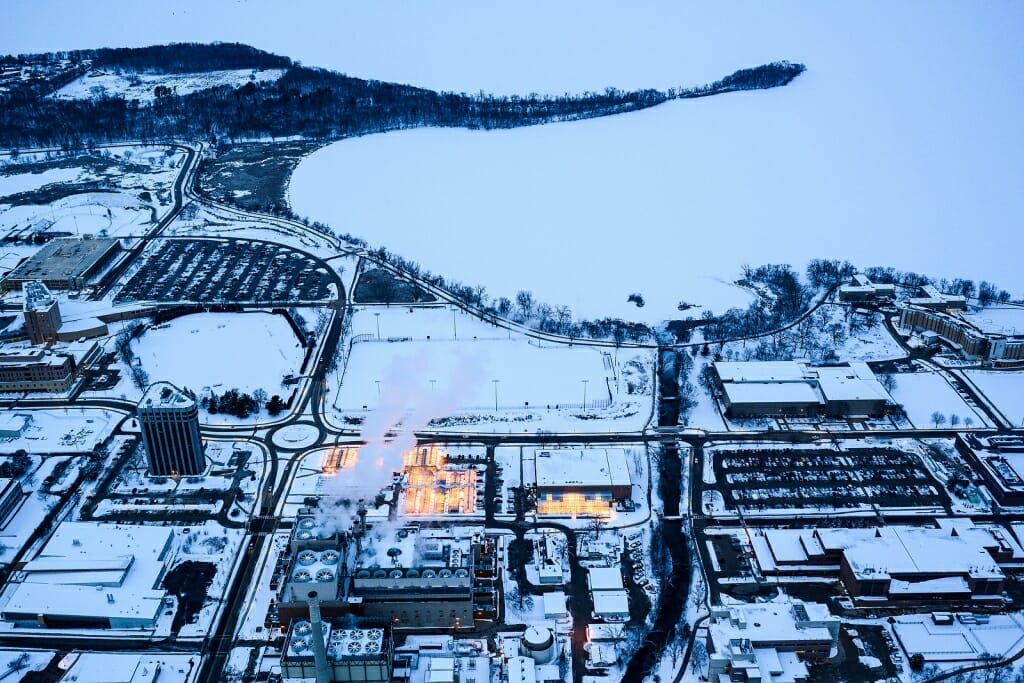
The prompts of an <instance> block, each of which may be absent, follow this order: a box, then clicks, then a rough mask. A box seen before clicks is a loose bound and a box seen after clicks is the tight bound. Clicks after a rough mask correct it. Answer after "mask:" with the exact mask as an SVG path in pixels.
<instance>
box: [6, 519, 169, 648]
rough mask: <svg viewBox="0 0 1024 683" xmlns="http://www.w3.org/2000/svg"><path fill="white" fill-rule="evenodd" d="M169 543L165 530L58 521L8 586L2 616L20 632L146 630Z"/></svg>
mask: <svg viewBox="0 0 1024 683" xmlns="http://www.w3.org/2000/svg"><path fill="white" fill-rule="evenodd" d="M173 539H174V532H173V531H172V530H171V529H169V528H167V527H158V526H139V525H126V524H106V523H101V522H62V523H61V524H60V526H58V527H57V529H56V530H55V531H54V532H53V535H52V536H51V537H50V540H49V541H47V543H46V545H45V546H43V549H42V550H40V551H39V553H38V554H37V555H36V556H35V557H34V558H33V559H31V560H29V561H28V562H26V563H25V565H24V567H23V568H22V569H21V571H20V572H19V578H20V581H16V582H13V583H10V584H8V586H7V588H6V589H5V591H4V595H3V604H4V606H3V609H2V616H3V619H4V620H5V621H8V622H13V623H14V624H15V625H16V626H18V627H28V628H32V627H36V628H116V629H138V628H153V627H154V625H155V624H156V621H157V619H158V617H159V616H160V614H161V611H162V609H163V606H164V597H165V591H164V590H162V589H161V588H159V586H160V582H161V580H162V579H163V575H164V572H165V569H166V567H165V563H166V561H167V559H168V553H169V551H170V548H171V543H172V541H173Z"/></svg>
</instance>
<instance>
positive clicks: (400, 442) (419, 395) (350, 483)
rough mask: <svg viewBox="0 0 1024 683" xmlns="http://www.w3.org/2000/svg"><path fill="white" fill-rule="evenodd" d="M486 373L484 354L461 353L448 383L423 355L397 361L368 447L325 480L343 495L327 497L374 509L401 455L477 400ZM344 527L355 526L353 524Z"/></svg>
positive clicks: (364, 433)
mask: <svg viewBox="0 0 1024 683" xmlns="http://www.w3.org/2000/svg"><path fill="white" fill-rule="evenodd" d="M483 368H484V363H483V359H482V354H480V353H479V352H476V351H467V352H464V353H460V354H459V356H458V357H457V358H456V361H455V366H454V367H453V368H452V369H451V371H450V373H447V377H445V376H444V374H442V372H441V371H439V370H438V369H437V368H435V367H433V366H432V365H430V359H429V356H428V355H427V354H426V353H424V352H420V353H417V354H414V355H400V356H396V357H395V358H394V359H393V360H392V362H391V364H390V365H388V367H387V369H386V370H385V371H384V376H383V377H382V378H381V381H380V398H379V400H378V403H377V407H376V408H375V409H374V410H373V411H372V412H370V414H369V415H367V416H366V419H365V421H364V422H363V427H362V430H361V431H360V438H361V439H362V440H363V441H364V442H365V445H364V446H362V447H361V448H360V449H359V452H358V455H357V456H356V457H355V458H354V461H355V462H354V463H353V464H350V465H349V466H348V467H346V468H345V469H343V470H340V471H339V472H338V473H337V475H336V476H334V477H331V478H330V479H328V480H327V481H328V482H335V481H336V484H335V486H336V487H338V488H340V489H343V490H344V493H342V492H341V491H337V492H334V491H324V493H325V495H327V496H331V495H344V496H348V497H351V496H352V495H353V494H354V493H355V491H358V496H360V497H363V498H365V499H367V500H368V501H370V502H371V503H372V500H373V498H374V497H375V496H376V495H377V493H379V492H380V491H381V489H384V488H386V487H388V486H390V485H391V483H392V475H393V473H394V472H400V471H401V469H402V454H403V453H405V452H406V451H410V450H412V449H413V448H415V447H416V432H417V431H420V430H422V429H424V428H426V427H427V425H429V424H430V421H431V420H434V419H436V418H440V417H447V416H448V415H451V414H452V413H453V412H454V411H455V410H456V409H457V408H459V407H460V406H462V405H465V403H466V401H467V399H469V398H470V397H472V396H475V395H477V392H478V391H479V389H480V388H481V387H482V386H483V384H484V382H485V381H486V379H485V376H484V370H483ZM328 486H330V483H329V484H328ZM338 512H342V511H340V510H339V511H338ZM340 516H343V517H344V516H346V515H345V514H344V513H343V512H342V514H341V515H340ZM345 521H347V522H348V523H351V520H350V518H349V519H346V520H345Z"/></svg>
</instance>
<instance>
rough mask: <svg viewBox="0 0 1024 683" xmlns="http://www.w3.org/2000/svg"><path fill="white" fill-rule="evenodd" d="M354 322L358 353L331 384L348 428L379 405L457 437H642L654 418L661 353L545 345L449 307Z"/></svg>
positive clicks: (404, 310) (394, 311) (397, 310)
mask: <svg viewBox="0 0 1024 683" xmlns="http://www.w3.org/2000/svg"><path fill="white" fill-rule="evenodd" d="M378 314H379V316H378ZM351 320H352V323H351V324H352V329H351V335H350V336H348V337H347V340H352V342H353V343H352V344H351V346H352V350H351V352H347V351H346V355H347V362H346V363H343V364H342V365H341V368H340V370H339V373H335V374H332V375H331V378H330V381H331V383H332V384H333V385H334V387H336V388H334V389H332V393H331V401H330V405H332V406H333V407H334V410H335V414H334V418H335V420H337V421H339V424H340V419H341V418H343V417H345V418H349V419H353V418H355V419H360V418H364V417H367V416H368V415H374V414H375V413H374V411H375V410H376V409H377V407H378V406H379V405H380V406H383V408H384V412H385V413H386V416H387V419H391V418H394V419H395V420H398V419H399V417H400V416H401V415H411V416H412V421H413V422H415V424H416V426H415V428H416V429H424V428H426V427H428V424H427V423H429V422H430V421H431V420H435V419H440V418H449V419H448V420H446V421H445V422H444V424H440V423H438V422H433V423H431V424H430V425H429V426H430V427H431V428H438V429H451V430H455V431H487V432H491V431H502V432H506V431H516V432H519V431H522V430H523V429H528V430H529V431H531V432H532V431H535V430H538V429H546V430H551V431H608V430H612V429H618V430H622V431H636V430H640V429H642V428H643V426H644V425H645V423H646V422H647V420H648V418H649V417H650V414H651V404H652V398H651V389H652V381H651V379H650V375H651V373H652V368H653V360H654V358H653V352H651V351H646V350H620V351H618V352H617V353H616V352H615V351H614V350H610V349H595V348H591V347H588V346H585V345H579V344H576V345H573V346H572V347H570V346H568V345H565V344H551V343H550V342H543V341H540V342H539V341H537V340H534V339H528V338H527V337H525V336H523V335H520V334H516V333H514V332H509V331H508V330H501V329H499V328H496V327H494V326H493V325H490V324H488V323H483V322H481V321H479V320H477V319H475V318H473V317H472V316H469V315H466V314H464V313H462V312H459V311H454V312H453V311H452V310H451V309H447V308H443V307H438V308H414V309H412V312H410V309H409V308H408V307H402V306H398V307H390V308H388V307H383V306H381V307H366V308H363V309H360V310H359V311H358V312H357V313H356V314H355V315H354V316H353V317H352V318H351ZM378 322H379V325H380V339H379V340H378V338H377V329H378V327H377V326H378ZM347 340H346V341H345V342H344V343H345V346H346V349H347V347H348V343H349V342H348V341H347ZM389 340H390V341H389ZM342 373H343V374H342ZM339 374H340V378H339ZM495 380H497V382H495ZM339 383H340V386H339ZM584 393H585V394H586V404H587V410H586V414H585V415H584V414H583V411H582V410H581V404H582V403H583V402H584ZM496 394H497V400H495V395H496ZM496 404H497V409H495V405H496ZM527 404H528V405H527ZM364 406H365V407H366V408H365V410H364ZM350 424H351V423H350ZM389 424H395V422H390V423H389Z"/></svg>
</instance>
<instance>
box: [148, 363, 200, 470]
mask: <svg viewBox="0 0 1024 683" xmlns="http://www.w3.org/2000/svg"><path fill="white" fill-rule="evenodd" d="M137 416H138V419H139V427H140V428H141V430H142V441H143V443H144V444H145V445H146V453H147V457H148V459H149V473H150V475H152V476H162V477H167V476H175V475H177V476H194V475H197V474H202V473H203V471H204V470H205V469H206V459H205V456H204V454H203V442H202V439H201V438H200V435H199V406H198V405H196V402H195V399H193V398H192V397H190V396H189V395H187V394H185V393H184V392H183V391H181V390H180V389H178V388H177V387H175V386H174V385H173V384H171V383H169V382H157V383H156V384H152V385H150V386H149V387H148V388H147V389H146V393H145V394H143V395H142V400H141V401H139V407H138V411H137Z"/></svg>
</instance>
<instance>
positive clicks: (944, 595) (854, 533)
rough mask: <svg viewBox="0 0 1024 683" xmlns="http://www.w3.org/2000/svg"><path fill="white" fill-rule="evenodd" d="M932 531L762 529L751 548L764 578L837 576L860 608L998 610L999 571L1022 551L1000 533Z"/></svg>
mask: <svg viewBox="0 0 1024 683" xmlns="http://www.w3.org/2000/svg"><path fill="white" fill-rule="evenodd" d="M937 524H938V526H936V527H912V526H888V527H878V528H875V529H764V530H758V531H757V532H756V533H755V534H754V535H753V536H752V537H751V540H752V545H753V548H754V553H755V556H756V558H757V562H758V565H759V566H760V569H761V572H762V573H763V574H764V575H766V576H780V575H809V574H819V575H822V574H824V575H836V576H837V577H838V578H839V579H840V580H841V581H842V582H843V584H844V585H845V586H846V589H847V591H848V592H849V594H850V596H851V597H852V598H853V600H854V602H855V603H857V604H859V605H887V604H925V603H933V602H937V601H938V602H942V601H945V602H1000V601H1001V600H1002V596H1001V594H1002V591H1003V589H1004V584H1005V580H1006V576H1005V574H1004V572H1003V569H1002V568H1001V566H1000V565H1001V564H1006V565H1010V564H1014V563H1018V562H1021V561H1024V550H1022V549H1021V547H1020V545H1019V544H1018V543H1017V542H1016V541H1015V540H1014V539H1013V538H1012V537H1011V535H1010V534H1009V533H1008V532H1007V531H1005V530H1004V529H1002V528H1001V527H997V526H977V525H975V524H974V523H973V522H971V521H970V520H962V519H956V520H952V519H942V520H938V521H937Z"/></svg>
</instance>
